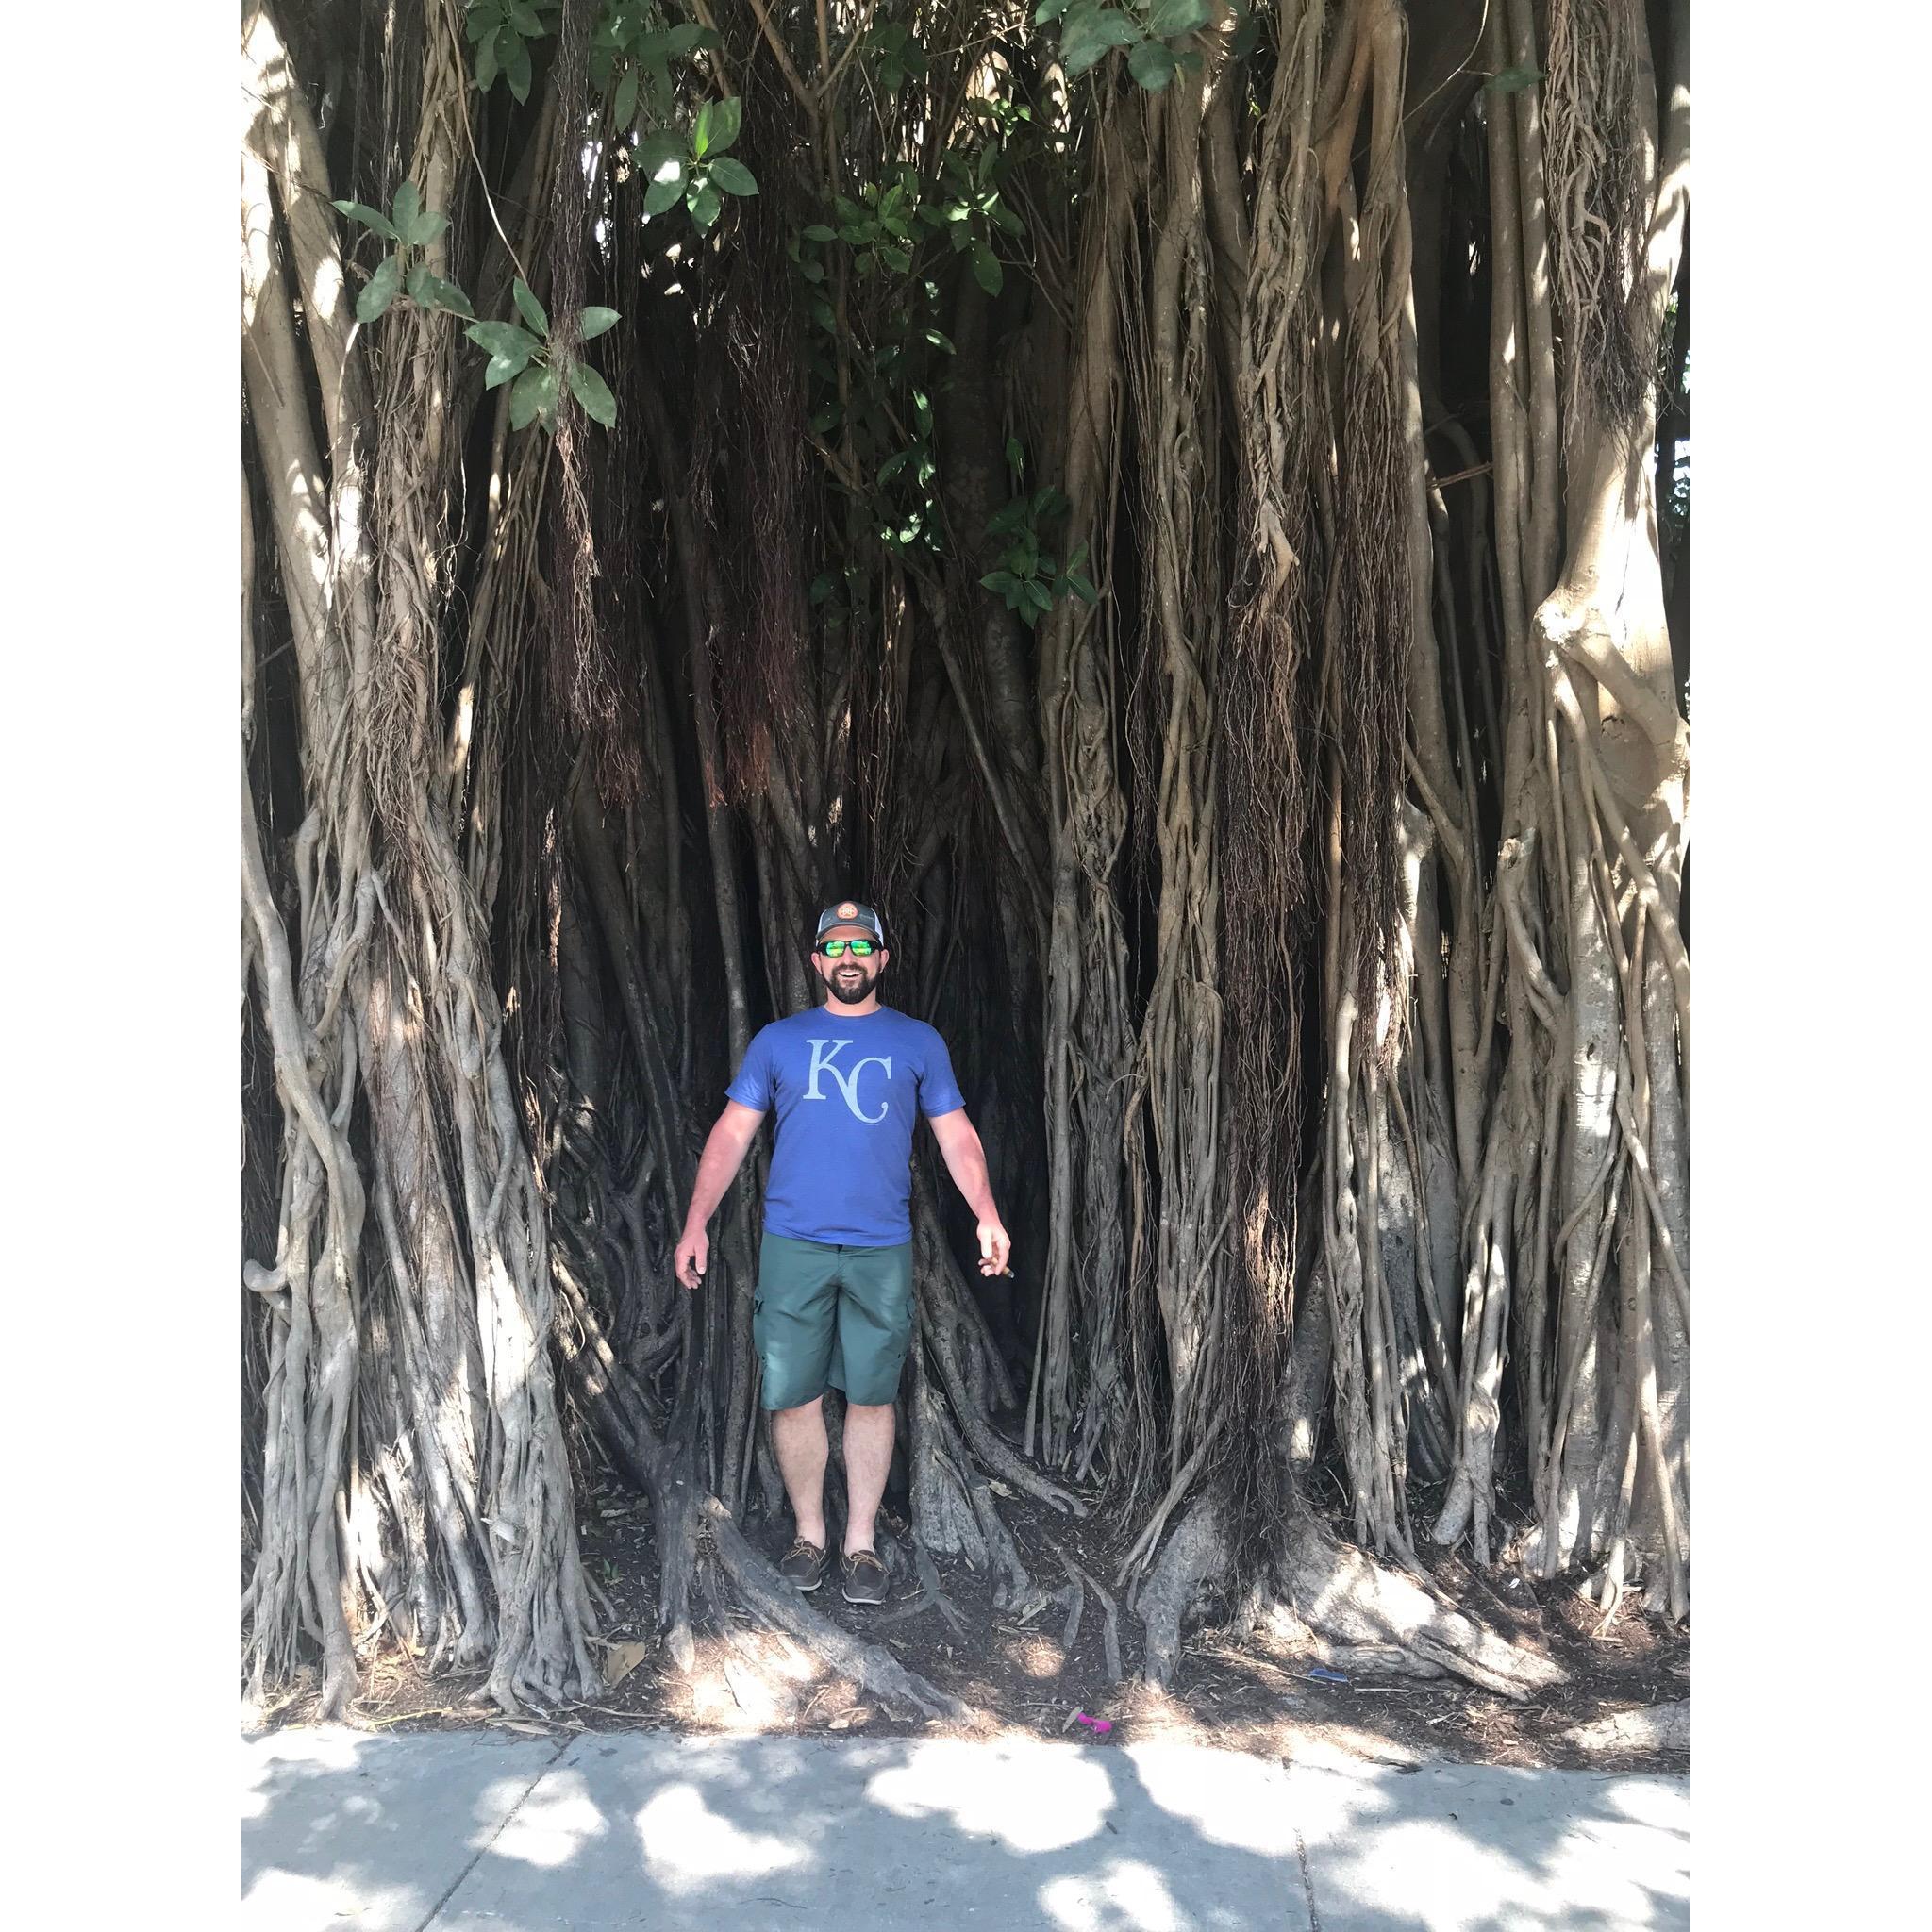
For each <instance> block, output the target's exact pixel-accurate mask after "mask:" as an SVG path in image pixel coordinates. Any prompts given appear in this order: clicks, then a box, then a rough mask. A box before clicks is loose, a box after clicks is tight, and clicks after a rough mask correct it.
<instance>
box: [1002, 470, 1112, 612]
mask: <svg viewBox="0 0 1932 1932" xmlns="http://www.w3.org/2000/svg"><path fill="white" fill-rule="evenodd" d="M1007 465H1008V468H1009V469H1010V470H1011V471H1012V473H1013V480H1014V482H1015V483H1016V484H1017V483H1018V482H1019V480H1020V477H1021V475H1022V474H1023V472H1024V468H1025V454H1024V451H1023V450H1022V449H1021V447H1020V444H1019V443H1018V442H1017V441H1011V440H1009V441H1008V443H1007ZM1068 508H1070V506H1069V504H1068V502H1067V499H1066V497H1065V496H1064V495H1063V494H1062V493H1061V492H1060V491H1058V490H1056V489H1055V488H1054V487H1053V486H1052V485H1051V484H1049V485H1047V487H1046V488H1045V489H1043V490H1035V491H1030V492H1025V491H1023V492H1022V493H1021V494H1019V495H1016V496H1015V497H1014V498H1013V499H1012V501H1011V502H1010V503H1008V505H1007V507H1006V508H1004V509H1002V510H999V511H997V512H996V513H995V514H994V515H993V516H992V518H991V520H990V521H989V522H988V524H987V526H986V533H987V535H988V536H989V537H1002V538H1005V539H1006V548H1005V550H1004V551H1003V552H1002V554H1001V556H1000V559H999V562H998V563H997V565H996V566H995V567H994V568H993V569H991V570H990V571H988V572H987V574H986V575H984V576H983V577H981V578H980V580H979V581H980V583H981V584H982V585H983V586H984V587H985V588H986V589H987V590H989V591H994V592H995V593H996V594H997V595H998V596H999V597H1000V598H1001V599H1002V600H1003V601H1004V602H1005V604H1006V607H1007V608H1008V610H1012V611H1017V612H1018V613H1019V615H1020V616H1021V617H1023V618H1024V620H1025V622H1026V625H1027V627H1028V629H1031V628H1032V627H1033V626H1034V625H1037V624H1038V623H1039V622H1040V620H1041V618H1042V617H1044V616H1045V615H1046V614H1047V612H1048V611H1049V610H1051V609H1052V608H1053V607H1054V605H1055V604H1056V603H1058V601H1059V599H1061V598H1062V597H1065V596H1069V595H1072V596H1075V597H1079V598H1081V599H1082V600H1083V601H1084V602H1086V603H1089V604H1091V603H1092V602H1093V601H1094V599H1095V598H1096V597H1097V596H1098V595H1099V592H1098V591H1095V589H1094V588H1093V586H1092V584H1091V582H1089V581H1088V579H1087V578H1086V577H1085V576H1083V575H1081V574H1080V566H1081V565H1082V564H1083V563H1084V562H1086V560H1087V546H1086V545H1085V544H1084V543H1083V544H1081V545H1080V546H1079V547H1078V548H1077V549H1076V550H1075V551H1074V554H1073V555H1072V556H1071V557H1070V558H1067V560H1066V561H1065V563H1059V562H1057V561H1056V560H1055V559H1054V558H1053V557H1052V556H1051V555H1049V554H1048V552H1047V551H1045V550H1044V549H1042V548H1041V544H1042V542H1043V541H1045V534H1046V530H1047V526H1048V525H1053V524H1057V523H1058V522H1059V521H1060V520H1061V519H1062V518H1063V517H1065V515H1066V513H1067V510H1068Z"/></svg>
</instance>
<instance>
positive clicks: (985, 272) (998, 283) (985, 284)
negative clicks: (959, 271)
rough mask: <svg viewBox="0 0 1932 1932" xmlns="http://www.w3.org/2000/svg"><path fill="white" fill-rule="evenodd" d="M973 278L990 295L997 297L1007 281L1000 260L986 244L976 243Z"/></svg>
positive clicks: (973, 249)
mask: <svg viewBox="0 0 1932 1932" xmlns="http://www.w3.org/2000/svg"><path fill="white" fill-rule="evenodd" d="M972 255H973V278H974V281H976V282H977V283H978V284H979V286H980V287H981V288H982V289H984V290H985V291H986V292H987V293H988V294H989V295H997V294H998V293H999V291H1000V289H1001V287H1002V286H1003V285H1004V283H1005V281H1006V275H1004V274H1003V273H1002V271H1001V269H1000V259H999V257H998V256H996V255H995V254H994V253H993V252H992V250H991V248H989V247H988V246H987V245H986V243H985V242H974V244H973V248H972Z"/></svg>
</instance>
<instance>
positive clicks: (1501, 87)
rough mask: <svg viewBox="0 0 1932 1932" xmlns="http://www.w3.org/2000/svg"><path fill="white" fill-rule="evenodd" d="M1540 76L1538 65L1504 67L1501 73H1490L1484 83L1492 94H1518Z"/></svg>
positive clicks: (1541, 76)
mask: <svg viewBox="0 0 1932 1932" xmlns="http://www.w3.org/2000/svg"><path fill="white" fill-rule="evenodd" d="M1542 78H1543V74H1542V70H1541V68H1540V67H1506V68H1504V70H1503V71H1502V73H1500V74H1492V75H1490V77H1489V79H1488V80H1487V81H1486V82H1485V83H1484V85H1485V86H1486V87H1487V88H1488V90H1489V92H1491V93H1492V94H1520V93H1521V92H1523V91H1524V89H1525V88H1531V87H1534V86H1535V85H1536V84H1537V82H1538V81H1540V80H1541V79H1542Z"/></svg>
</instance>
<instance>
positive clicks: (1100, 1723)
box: [1074, 1710, 1113, 1737]
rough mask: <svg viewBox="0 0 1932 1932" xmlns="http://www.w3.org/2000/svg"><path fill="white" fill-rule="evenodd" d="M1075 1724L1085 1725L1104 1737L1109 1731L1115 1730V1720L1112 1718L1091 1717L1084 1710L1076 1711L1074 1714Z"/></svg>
mask: <svg viewBox="0 0 1932 1932" xmlns="http://www.w3.org/2000/svg"><path fill="white" fill-rule="evenodd" d="M1074 1723H1075V1724H1085V1725H1086V1726H1087V1728H1088V1729H1089V1730H1090V1731H1097V1732H1098V1733H1099V1734H1100V1735H1101V1736H1102V1737H1105V1736H1106V1735H1107V1734H1108V1731H1110V1730H1112V1729H1113V1720H1112V1719H1111V1718H1108V1717H1089V1716H1088V1715H1087V1713H1086V1712H1085V1711H1084V1710H1076V1711H1075V1712H1074Z"/></svg>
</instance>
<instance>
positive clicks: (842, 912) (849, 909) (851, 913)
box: [839, 904, 858, 919]
mask: <svg viewBox="0 0 1932 1932" xmlns="http://www.w3.org/2000/svg"><path fill="white" fill-rule="evenodd" d="M839 917H840V918H841V919H856V918H857V917H858V907H857V906H853V905H850V904H847V905H844V906H841V907H840V908H839Z"/></svg>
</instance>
